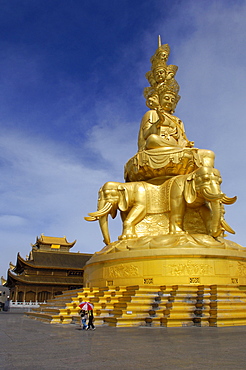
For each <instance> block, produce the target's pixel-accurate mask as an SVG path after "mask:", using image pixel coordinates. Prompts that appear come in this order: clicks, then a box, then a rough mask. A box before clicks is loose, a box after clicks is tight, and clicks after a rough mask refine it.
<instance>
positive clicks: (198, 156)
mask: <svg viewBox="0 0 246 370" xmlns="http://www.w3.org/2000/svg"><path fill="white" fill-rule="evenodd" d="M163 48H164V51H165V50H166V45H161V46H159V49H161V50H162V49H163ZM159 55H161V52H159V53H158V50H157V51H156V53H155V54H154V56H153V57H152V58H151V61H152V70H151V71H150V72H148V73H147V74H146V77H147V79H148V81H149V83H150V85H151V87H148V88H146V89H145V91H144V95H145V98H146V104H147V106H148V107H149V108H150V110H149V111H147V112H146V113H145V115H144V116H143V118H142V121H141V124H140V130H139V135H138V153H137V154H136V155H135V156H134V157H132V158H131V159H129V161H128V162H127V163H126V165H125V180H126V181H141V180H148V179H151V178H153V177H159V176H162V177H163V176H164V177H165V176H166V178H167V179H168V178H169V177H170V176H176V175H183V174H187V173H190V172H192V171H194V170H195V169H197V168H199V167H201V166H206V167H213V166H214V157H215V155H214V153H213V152H212V151H210V150H205V149H197V148H194V142H192V141H189V140H188V138H187V136H186V133H185V129H184V124H183V122H182V121H181V120H180V119H179V118H178V117H176V116H174V115H173V113H174V111H175V108H176V105H177V103H178V101H179V99H180V96H179V95H178V91H179V85H178V83H177V81H176V80H175V78H174V76H175V73H176V71H177V67H176V66H174V65H170V66H167V65H166V61H167V58H166V59H165V60H162V59H159Z"/></svg>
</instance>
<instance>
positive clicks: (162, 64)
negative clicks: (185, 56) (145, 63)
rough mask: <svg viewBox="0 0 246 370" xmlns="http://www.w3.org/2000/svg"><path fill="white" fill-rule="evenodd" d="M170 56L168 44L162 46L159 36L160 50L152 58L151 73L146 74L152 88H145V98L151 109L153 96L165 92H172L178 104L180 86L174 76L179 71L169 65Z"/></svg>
mask: <svg viewBox="0 0 246 370" xmlns="http://www.w3.org/2000/svg"><path fill="white" fill-rule="evenodd" d="M169 54H170V47H169V45H168V44H163V45H162V44H161V36H160V35H159V36H158V48H157V49H156V51H155V54H154V55H153V56H152V57H151V59H150V61H151V71H149V72H147V73H146V75H145V76H146V78H147V80H148V81H149V84H150V87H147V88H145V90H144V96H145V98H146V99H147V102H146V104H147V106H148V107H149V101H148V100H149V98H150V97H151V96H155V101H156V97H157V96H160V94H162V93H163V92H164V91H168V92H171V93H172V94H173V95H175V97H176V101H177V102H178V101H179V99H180V96H179V95H178V92H179V84H178V83H177V81H176V80H175V78H174V76H175V74H176V72H177V70H178V67H177V66H175V65H172V64H170V65H167V60H168V57H169Z"/></svg>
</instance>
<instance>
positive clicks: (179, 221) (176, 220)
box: [169, 197, 185, 234]
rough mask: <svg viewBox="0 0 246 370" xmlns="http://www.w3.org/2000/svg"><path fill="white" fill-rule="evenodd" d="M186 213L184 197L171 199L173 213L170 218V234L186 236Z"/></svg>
mask: <svg viewBox="0 0 246 370" xmlns="http://www.w3.org/2000/svg"><path fill="white" fill-rule="evenodd" d="M184 213H185V202H184V200H183V199H182V197H177V198H176V199H171V212H170V217H169V232H170V234H184V233H185V231H184V230H183V221H184Z"/></svg>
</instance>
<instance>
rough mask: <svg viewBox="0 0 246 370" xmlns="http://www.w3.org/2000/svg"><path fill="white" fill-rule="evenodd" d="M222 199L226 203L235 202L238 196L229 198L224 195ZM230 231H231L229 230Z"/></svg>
mask: <svg viewBox="0 0 246 370" xmlns="http://www.w3.org/2000/svg"><path fill="white" fill-rule="evenodd" d="M221 200H222V203H224V204H233V203H235V202H236V200H237V197H236V196H235V197H233V198H229V197H227V196H226V195H224V196H223V198H222V199H221ZM227 231H228V230H227ZM229 232H230V231H229Z"/></svg>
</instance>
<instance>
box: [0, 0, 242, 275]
mask: <svg viewBox="0 0 246 370" xmlns="http://www.w3.org/2000/svg"><path fill="white" fill-rule="evenodd" d="M0 9H1V12H0V53H1V58H0V129H1V135H0V166H1V183H0V197H1V209H0V235H1V260H0V274H1V275H4V276H5V277H6V271H7V268H8V264H9V262H10V261H12V262H13V263H15V262H16V255H17V252H20V253H21V255H22V256H23V257H25V256H26V255H27V254H28V253H29V252H30V249H31V247H30V243H34V242H35V240H36V237H37V236H38V235H40V234H41V233H43V234H45V235H50V236H63V235H66V237H67V239H68V241H73V240H75V239H77V243H76V245H75V247H74V248H73V251H80V252H88V253H93V252H95V251H97V250H100V249H101V248H102V247H103V243H102V237H101V233H100V230H99V226H98V225H97V223H88V222H86V221H84V219H83V217H84V216H86V215H87V213H88V212H93V211H94V210H96V203H97V192H98V189H99V188H100V186H101V185H102V184H103V183H104V182H106V181H109V180H112V181H123V167H124V164H125V163H126V161H127V160H128V159H129V158H130V157H132V156H133V155H134V154H135V153H136V149H137V135H138V129H139V124H140V121H141V117H142V116H143V114H144V113H145V112H146V110H147V107H146V106H145V99H144V98H143V94H142V93H143V89H144V87H146V86H148V82H147V80H146V79H145V77H144V76H145V73H146V72H147V71H149V69H150V61H149V60H150V57H151V56H152V55H153V53H154V51H155V50H156V47H157V36H158V35H159V34H160V35H161V36H162V41H163V43H168V44H169V45H170V47H171V55H170V57H169V63H170V64H176V65H178V67H179V70H178V72H177V75H176V79H177V81H178V83H179V84H180V95H181V97H182V98H181V100H180V102H179V105H178V107H177V109H176V114H177V116H178V117H180V118H181V119H182V120H183V122H184V124H185V128H186V132H187V136H188V138H189V139H190V140H194V141H195V146H196V147H199V148H206V149H211V150H213V151H214V152H215V153H216V162H215V167H216V168H218V169H219V170H220V171H221V174H222V178H223V184H222V190H223V192H225V193H226V194H227V195H228V196H234V195H237V196H238V201H237V202H236V204H234V205H232V206H227V207H226V220H227V222H228V223H229V224H230V225H231V226H232V227H233V228H234V229H235V230H236V235H235V236H230V237H229V239H230V240H233V241H235V242H237V243H239V244H241V245H244V246H245V244H246V243H245V233H244V228H245V221H244V220H245V218H246V209H245V206H246V196H245V192H244V188H245V185H244V181H245V167H246V166H245V145H246V140H245V136H246V129H245V121H246V104H245V96H246V68H245V60H246V49H245V41H246V40H245V39H246V22H245V19H246V1H245V0H238V1H236V2H234V1H230V0H224V1H223V0H217V1H215V0H210V1H209V2H208V1H206V0H204V1H203V0H197V1H192V0H152V1H149V0H131V1H128V0H103V1H99V0H84V1H81V0H70V1H69V0H67V1H65V0H49V1H42V0H40V1H37V0H22V1H17V0H9V1H4V0H0ZM110 229H111V235H112V239H113V240H116V239H117V236H118V235H120V233H121V224H120V222H119V220H118V221H116V220H114V221H112V222H111V223H110Z"/></svg>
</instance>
